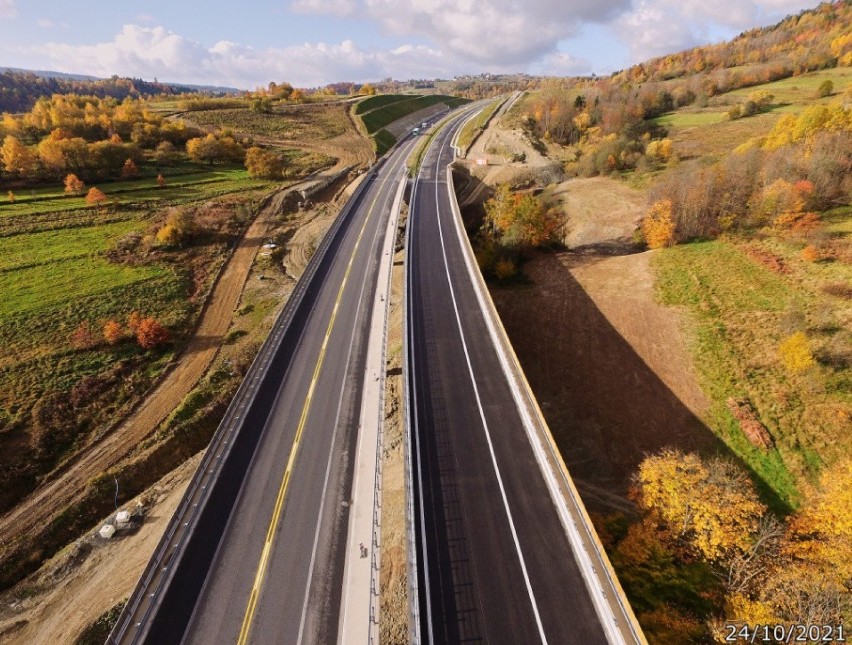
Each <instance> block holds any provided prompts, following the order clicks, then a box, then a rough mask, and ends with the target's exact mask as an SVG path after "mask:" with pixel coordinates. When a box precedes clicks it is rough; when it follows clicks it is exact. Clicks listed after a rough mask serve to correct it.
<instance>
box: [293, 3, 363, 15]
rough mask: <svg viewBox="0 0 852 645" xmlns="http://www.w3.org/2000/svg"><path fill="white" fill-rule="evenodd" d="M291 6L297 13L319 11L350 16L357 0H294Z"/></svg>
mask: <svg viewBox="0 0 852 645" xmlns="http://www.w3.org/2000/svg"><path fill="white" fill-rule="evenodd" d="M290 8H291V9H292V10H293V11H295V12H296V13H318V14H324V15H329V16H349V15H351V14H353V13H354V12H355V8H356V4H355V0H294V1H293V2H292V3H291V4H290Z"/></svg>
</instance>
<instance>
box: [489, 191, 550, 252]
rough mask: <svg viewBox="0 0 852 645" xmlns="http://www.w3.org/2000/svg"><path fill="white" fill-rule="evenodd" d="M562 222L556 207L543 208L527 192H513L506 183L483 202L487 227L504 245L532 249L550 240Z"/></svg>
mask: <svg viewBox="0 0 852 645" xmlns="http://www.w3.org/2000/svg"><path fill="white" fill-rule="evenodd" d="M564 221H565V220H564V215H563V214H562V213H561V212H560V211H559V210H558V209H556V208H547V207H545V206H544V204H542V203H541V201H540V200H539V199H538V198H536V197H535V195H532V194H530V193H526V194H523V195H513V194H512V192H511V190H510V189H509V186H508V185H506V184H502V185H500V186H499V187H498V188H497V192H496V194H495V195H494V197H493V198H491V199H489V200H488V201H487V202H486V203H485V223H486V227H490V228H491V232H493V233H494V234H496V236H497V237H498V238H499V240H500V243H501V244H502V245H503V246H508V247H533V248H534V247H538V246H542V245H543V244H547V243H548V242H552V241H554V240H555V239H556V238H557V236H558V233H559V231H560V229H561V227H562V226H563V224H564Z"/></svg>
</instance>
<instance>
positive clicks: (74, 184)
mask: <svg viewBox="0 0 852 645" xmlns="http://www.w3.org/2000/svg"><path fill="white" fill-rule="evenodd" d="M85 188H86V184H85V183H84V182H83V180H81V179H80V178H79V177H78V176H77V175H75V174H74V173H69V174H67V175H66V176H65V194H66V195H82V194H83V190H85Z"/></svg>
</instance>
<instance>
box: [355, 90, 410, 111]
mask: <svg viewBox="0 0 852 645" xmlns="http://www.w3.org/2000/svg"><path fill="white" fill-rule="evenodd" d="M412 98H416V96H415V95H412V94H379V95H378V96H371V97H369V98H366V99H364V100H363V101H358V103H356V104H355V107H354V108H353V109H352V113H353V114H357V115H361V114H364V113H366V112H369V111H370V110H375V109H376V108H380V107H385V106H387V105H390V104H391V103H399V102H400V101H408V100H409V99H412Z"/></svg>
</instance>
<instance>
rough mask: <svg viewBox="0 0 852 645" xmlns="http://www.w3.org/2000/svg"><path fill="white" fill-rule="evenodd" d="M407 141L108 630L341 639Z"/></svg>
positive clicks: (350, 223) (318, 271)
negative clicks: (390, 234)
mask: <svg viewBox="0 0 852 645" xmlns="http://www.w3.org/2000/svg"><path fill="white" fill-rule="evenodd" d="M413 143H414V142H413V141H406V142H404V143H402V144H401V145H400V146H399V147H398V148H397V149H396V150H395V151H394V152H393V153H392V154H391V155H389V157H388V158H387V159H386V160H385V161H384V162H383V163H382V164H381V165H380V166H379V167H378V169H377V170H376V171H375V172H374V173H373V174H372V175H371V176H370V177H368V178H367V179H366V180H365V182H364V184H363V185H362V186H361V187H360V188H359V190H358V192H356V194H355V195H354V196H353V198H352V199H351V200H350V202H349V203H348V204H347V206H346V207H345V208H344V210H343V212H342V213H341V214H340V216H339V217H338V219H337V220H336V222H335V224H334V226H333V228H332V230H331V231H329V234H328V235H327V236H326V238H325V239H324V241H323V244H322V245H321V247H320V248H319V249H318V250H317V252H316V254H315V257H314V258H313V259H312V260H311V263H310V264H309V266H308V269H307V270H306V272H305V275H304V276H303V277H302V279H301V280H300V281H299V284H298V285H297V287H296V290H295V291H294V293H293V295H292V296H291V299H290V301H289V302H288V303H287V306H286V307H285V308H284V310H283V311H282V314H281V315H280V317H279V319H278V321H276V324H275V326H274V327H273V329H272V331H271V333H270V336H269V338H268V339H267V341H266V343H265V344H264V346H263V347H262V348H261V351H260V353H259V355H258V357H257V359H256V360H255V362H254V364H253V365H252V367H251V369H250V370H249V372H248V374H247V375H246V378H245V380H244V382H243V384H242V386H241V387H240V390H239V391H238V393H237V395H236V396H235V397H234V400H233V401H232V404H231V406H230V407H229V409H228V411H227V413H226V415H225V418H224V419H223V421H222V424H221V425H220V427H219V429H218V430H217V432H216V435H215V436H214V438H213V440H212V442H211V445H210V447H209V448H208V450H207V453H206V454H205V457H204V460H203V461H202V463H201V465H200V466H199V470H198V472H197V473H196V475H195V477H194V478H193V481H192V482H191V483H190V486H189V488H188V490H187V493H186V495H185V497H184V499H183V500H182V502H181V505H180V507H179V509H178V511H177V513H176V514H175V517H173V518H172V521H171V522H170V524H169V527H168V528H167V529H166V533H165V535H164V537H163V540H162V542H161V543H160V545H159V547H158V548H157V551H156V553H155V554H154V557H153V558H152V560H151V562H150V563H149V565H148V567H147V568H146V570H145V572H144V573H143V576H142V579H141V580H140V582H139V585H138V586H137V588H136V590H135V591H134V593H133V595H132V596H131V598H130V600H129V602H128V604H127V607H126V608H125V610H124V612H123V613H122V615H121V616H120V618H119V621H118V624H117V625H116V627H115V629H114V630H113V633H112V634H111V636H110V640H109V642H112V643H158V644H159V643H179V642H184V643H214V642H239V643H249V642H250V643H281V642H287V643H300V642H304V643H333V642H336V640H337V628H338V611H339V605H340V594H341V584H342V575H343V574H342V572H343V565H344V561H345V556H346V553H345V549H344V547H345V540H346V528H347V522H348V510H347V509H348V500H349V495H350V489H351V482H352V468H353V458H354V446H355V443H356V440H357V432H358V419H359V411H360V410H359V407H360V403H361V392H362V389H363V385H364V379H365V361H366V356H365V354H366V345H367V335H368V331H369V327H370V324H371V320H370V318H371V316H370V314H371V311H372V308H371V307H370V306H369V305H370V303H371V302H372V300H373V294H374V292H375V289H376V271H377V267H378V263H379V256H380V253H381V241H382V240H381V238H382V235H383V234H384V232H385V230H386V226H387V221H388V215H389V213H390V206H391V203H392V200H393V196H394V192H395V191H396V189H397V187H398V180H399V178H400V176H401V174H402V173H403V172H404V160H405V157H406V156H407V153H408V152H409V151H410V148H411V146H412V145H413Z"/></svg>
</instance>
